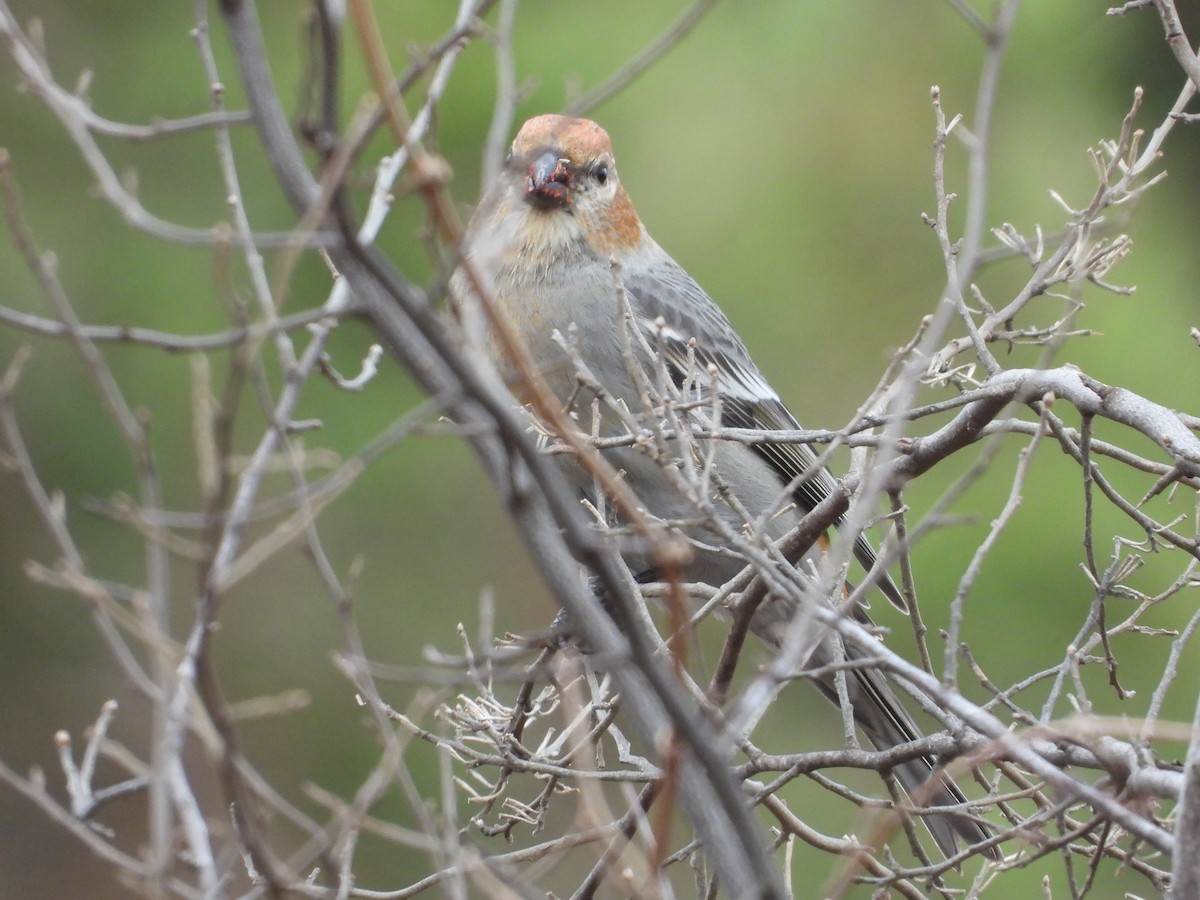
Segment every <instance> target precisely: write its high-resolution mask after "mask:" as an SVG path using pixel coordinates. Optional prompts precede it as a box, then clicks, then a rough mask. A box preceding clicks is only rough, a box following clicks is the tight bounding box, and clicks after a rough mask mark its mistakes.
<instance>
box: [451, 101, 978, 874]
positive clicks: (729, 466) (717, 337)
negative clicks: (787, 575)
mask: <svg viewBox="0 0 1200 900" xmlns="http://www.w3.org/2000/svg"><path fill="white" fill-rule="evenodd" d="M464 253H465V255H466V257H467V259H468V260H469V261H470V264H471V268H472V271H473V272H474V273H475V275H474V277H473V278H467V277H466V276H465V274H464V272H463V270H462V269H460V270H459V272H458V273H456V276H455V280H454V283H453V284H452V293H453V294H455V295H456V296H458V297H460V298H462V297H464V296H469V295H470V294H471V293H472V289H473V287H474V283H475V280H476V279H477V280H478V281H480V282H482V286H483V288H484V289H485V290H487V291H488V292H489V293H490V295H491V298H492V301H491V302H493V303H494V304H495V305H496V306H497V307H498V308H499V310H500V311H501V313H502V314H504V315H506V316H507V318H508V319H509V321H510V322H511V323H512V325H513V326H514V328H515V331H516V332H517V333H518V334H519V336H520V337H521V338H522V339H523V340H524V343H525V345H526V346H527V347H528V349H529V351H530V354H531V356H532V358H533V360H534V362H535V363H536V364H537V366H538V367H539V369H540V374H541V375H542V376H543V378H544V379H545V380H546V382H547V384H548V385H549V387H550V388H551V389H552V390H553V392H554V393H555V394H556V395H557V397H558V399H559V400H560V401H561V402H562V403H564V404H568V403H569V404H570V405H571V408H572V410H573V412H574V413H575V414H576V415H577V417H578V419H579V420H580V423H581V427H583V428H585V429H587V428H588V427H590V423H591V415H592V414H591V404H592V397H593V392H592V391H589V390H587V389H585V388H582V387H581V385H582V384H583V383H584V381H586V379H585V380H584V381H581V379H580V377H579V374H580V371H581V369H582V370H583V371H585V372H586V373H587V374H588V375H589V376H590V378H592V379H594V381H593V382H592V383H593V384H595V383H598V385H599V386H600V387H602V389H603V391H602V393H604V394H606V395H607V396H606V397H605V398H604V399H605V402H606V404H607V411H608V413H609V414H608V415H606V416H605V418H604V420H603V424H602V426H601V428H600V433H601V434H602V435H604V434H608V435H612V434H620V433H624V432H625V431H627V430H628V429H627V425H628V418H626V424H624V425H623V424H622V422H621V421H620V419H621V418H622V415H621V413H622V406H621V405H622V404H623V407H624V409H627V410H629V411H630V414H631V415H633V414H636V413H637V412H638V411H640V410H642V409H643V407H644V397H645V396H646V386H647V385H651V386H652V385H655V384H657V383H659V382H658V381H657V378H658V376H659V375H660V374H661V372H662V367H663V363H664V361H665V366H666V369H667V371H668V373H669V375H670V376H671V378H672V379H673V380H674V381H675V382H676V388H677V389H683V390H689V389H690V390H692V391H693V392H694V391H697V390H703V391H704V393H705V395H706V396H707V395H708V394H710V393H712V392H711V391H709V390H708V389H709V387H710V384H711V383H712V379H713V378H714V373H715V385H716V394H717V396H718V397H719V403H720V409H721V413H720V415H721V423H722V424H723V425H725V426H731V427H738V428H752V429H762V430H792V429H799V427H800V426H799V425H798V424H797V422H796V419H795V418H794V417H793V416H792V414H791V413H790V412H788V410H787V408H786V407H785V406H784V405H783V403H782V402H781V401H780V399H779V397H778V396H777V395H776V393H775V391H774V390H772V389H771V387H770V385H769V384H767V381H766V379H765V378H763V376H762V374H760V373H759V371H758V369H757V367H755V365H754V363H753V362H752V361H751V358H750V354H749V352H748V351H747V350H746V347H745V345H744V344H743V343H742V340H741V338H739V337H738V335H737V332H735V331H734V329H733V326H732V325H730V323H729V320H728V319H726V317H725V315H724V314H723V313H722V312H721V310H720V309H719V308H718V307H717V305H716V304H715V303H714V302H713V301H712V300H711V299H710V298H709V296H708V295H707V294H706V293H705V292H704V290H703V289H702V288H701V287H700V286H699V285H698V284H697V283H696V282H695V281H694V280H693V279H692V278H691V276H689V275H688V273H687V272H686V271H684V269H683V268H682V267H681V266H680V265H679V264H678V263H677V262H675V260H673V259H672V258H671V257H670V256H668V255H667V253H666V252H665V251H664V250H663V249H662V248H661V247H659V246H658V244H656V243H655V242H654V240H653V239H652V238H651V237H650V235H649V234H647V232H646V229H645V227H644V226H643V225H642V222H641V220H640V219H639V218H638V215H637V213H636V212H635V211H634V208H633V204H632V203H631V202H630V200H629V195H628V194H627V193H626V191H625V188H624V187H623V186H622V185H621V181H620V178H619V177H618V176H617V167H616V163H615V162H614V159H613V153H612V145H611V142H610V141H609V137H608V134H607V133H605V131H604V130H603V129H602V128H601V127H600V126H599V125H597V124H595V123H594V122H591V121H588V120H586V119H574V118H568V117H564V116H557V115H543V116H538V117H536V118H533V119H530V120H529V121H528V122H526V123H525V124H524V126H523V127H522V128H521V130H520V132H519V133H518V134H517V137H516V140H515V141H514V142H513V145H512V150H511V152H510V154H509V156H508V159H507V161H506V163H505V166H504V170H503V172H502V174H501V175H500V178H499V180H498V183H497V184H496V185H495V186H494V188H493V189H492V190H491V191H490V192H489V194H488V195H487V196H486V197H485V198H484V200H483V202H482V203H481V205H480V207H479V209H478V210H477V211H476V214H475V216H474V217H473V219H472V221H471V224H470V227H469V228H468V232H467V238H466V241H465V245H464ZM624 304H627V305H628V310H629V313H630V314H631V316H632V319H633V327H636V328H640V329H642V332H643V336H644V338H645V342H641V341H639V340H638V339H637V336H636V335H634V336H633V337H632V338H631V337H629V336H628V330H629V328H630V326H629V325H627V324H626V321H627V320H626V319H625V318H624V314H623V309H624V308H625V307H624ZM465 306H467V307H469V306H470V304H465ZM468 318H469V317H468ZM477 321H478V320H477ZM481 327H482V326H477V328H476V333H477V337H478V340H479V342H480V344H481V345H482V346H483V347H484V348H486V352H487V353H488V354H489V355H490V356H491V357H492V360H493V362H494V363H495V364H496V365H497V367H498V368H499V369H500V371H501V373H502V374H503V375H505V376H506V377H508V378H509V379H510V382H511V383H513V384H514V386H516V387H517V389H518V394H519V393H520V391H519V385H520V378H519V372H518V371H517V370H516V367H515V365H514V363H513V361H512V360H510V359H509V358H508V355H507V354H506V353H504V352H503V351H502V350H501V349H500V347H501V344H500V342H498V341H497V339H495V337H494V336H489V335H488V334H487V333H486V332H483V331H480V328H481ZM468 331H470V327H469V326H468ZM648 348H654V350H653V352H647V350H648ZM631 349H632V353H631ZM655 357H657V359H656V358H655ZM631 358H637V360H638V362H636V363H634V364H632V365H631V363H630V359H631ZM580 364H582V367H581V365H580ZM635 366H641V368H642V370H643V371H642V372H640V373H639V372H636V371H634V367H635ZM709 411H710V412H711V407H710V409H709ZM605 452H606V455H607V456H608V457H609V459H610V461H611V462H612V463H613V465H614V466H615V467H616V468H617V469H618V470H619V471H620V472H621V473H622V475H623V477H624V479H625V481H626V483H627V484H628V485H629V486H630V487H631V488H632V490H633V492H634V493H635V494H636V495H637V497H638V499H639V500H640V502H641V503H642V504H644V506H645V508H646V510H647V511H648V512H649V513H651V514H652V515H654V516H657V517H658V518H659V519H661V520H663V521H666V522H669V523H673V524H674V526H675V527H676V528H678V529H679V530H680V531H681V532H683V533H684V534H686V535H687V536H688V538H689V539H690V540H691V541H692V544H693V547H694V548H695V554H694V558H693V561H692V562H691V564H690V565H689V567H688V571H687V577H688V580H690V581H697V582H704V583H707V584H709V585H713V586H720V585H722V584H724V583H725V582H727V581H729V580H730V579H731V578H734V577H735V576H737V575H738V573H739V572H740V571H741V570H742V569H743V568H744V567H745V565H746V560H745V559H744V558H743V557H742V556H740V555H738V554H737V553H735V552H731V550H730V549H729V548H728V547H726V546H722V542H721V539H720V536H719V534H718V533H717V530H714V529H713V528H711V527H707V526H706V522H708V523H711V519H712V517H714V516H716V517H720V518H721V519H723V520H724V522H725V524H726V525H727V526H728V527H729V528H731V529H733V530H734V532H737V533H743V529H744V528H745V526H746V525H747V523H748V522H755V521H756V520H759V519H760V517H762V521H760V522H759V524H760V526H761V533H760V534H759V536H758V538H759V540H763V541H766V540H775V539H777V538H779V537H780V536H782V535H783V534H784V533H785V532H787V530H788V529H789V528H791V527H792V526H793V525H794V524H795V523H796V522H797V521H798V520H799V518H800V517H801V516H802V515H803V514H804V513H805V512H807V511H808V510H810V509H812V507H813V506H814V505H816V504H817V503H818V502H819V501H820V500H822V499H823V498H824V497H826V496H827V495H828V494H829V492H830V491H831V490H834V489H835V488H836V483H835V482H834V480H833V476H832V475H830V474H829V472H828V471H827V470H825V469H824V468H822V467H820V466H819V465H817V457H816V454H815V453H814V452H813V451H812V450H811V449H810V448H809V447H808V446H807V445H804V444H796V443H786V444H784V443H781V444H771V443H757V444H753V445H746V444H742V443H735V442H732V441H717V442H715V446H713V447H711V451H710V452H711V454H712V459H713V463H714V464H713V467H712V468H713V469H714V470H715V472H716V473H717V475H718V476H719V478H718V479H717V481H718V482H719V483H720V484H722V485H723V486H724V487H725V490H720V491H718V490H715V489H714V490H713V492H712V493H713V496H712V497H709V498H706V499H708V500H709V501H710V502H709V503H708V504H707V506H706V508H705V509H704V510H701V509H699V508H698V504H697V503H696V502H695V498H694V497H692V498H689V497H688V496H687V491H686V490H680V488H679V486H678V480H677V479H672V478H670V477H668V473H666V472H665V471H664V462H662V461H661V460H657V461H656V460H655V459H653V458H652V456H651V454H647V453H645V452H642V451H641V450H639V449H637V448H633V447H628V446H626V447H623V448H615V449H610V450H607V451H605ZM683 455H685V454H684V453H683V452H681V453H678V454H676V456H677V457H679V456H683ZM558 458H559V459H564V460H566V462H565V465H566V468H567V473H568V475H569V476H570V477H571V478H572V479H573V480H574V482H575V484H576V485H577V487H578V488H579V490H580V492H581V494H583V495H585V496H588V497H589V498H590V499H592V501H593V503H595V502H596V500H597V499H598V498H595V497H594V496H593V494H594V482H593V479H592V478H591V476H590V475H588V474H587V473H586V472H585V471H584V470H583V469H582V468H581V467H579V466H576V465H574V464H572V462H571V460H570V458H569V457H567V456H559V457H558ZM668 465H669V463H668ZM676 465H679V462H678V461H677V462H676ZM789 488H790V490H791V496H790V497H787V496H785V494H786V492H787V491H788V490H789ZM785 501H789V502H785ZM738 507H740V509H739V508H738ZM764 513H766V515H765V516H764V515H763V514H764ZM728 533H729V532H728V531H726V534H728ZM854 551H855V555H856V556H857V558H858V560H859V561H860V562H861V563H862V564H863V566H864V567H866V568H867V569H868V570H869V569H871V568H872V566H873V565H874V563H875V553H874V551H873V550H872V548H871V546H870V544H869V543H868V542H867V540H866V539H865V538H863V537H861V536H860V537H859V538H858V539H857V541H856V542H855V545H854ZM622 555H623V556H624V558H625V560H626V562H627V563H628V564H629V566H630V568H631V569H632V571H633V572H634V574H635V575H638V576H641V579H642V580H647V579H653V574H654V573H653V568H652V564H651V561H650V560H649V558H648V557H647V556H646V555H645V549H644V548H643V547H641V546H640V545H639V542H638V541H636V540H631V539H629V538H628V537H626V538H625V539H624V540H623V546H622ZM876 583H877V585H878V587H879V588H880V589H881V590H882V591H883V593H884V594H885V595H886V596H887V597H888V598H889V599H891V600H892V601H893V602H894V603H896V604H897V605H899V606H901V607H903V606H904V601H903V598H902V596H901V594H900V592H899V591H898V590H897V589H896V587H895V585H894V584H893V582H892V581H891V580H890V579H889V578H888V577H887V575H886V574H882V575H880V576H878V577H877V582H876ZM792 613H793V610H792V609H791V608H789V606H788V605H787V603H786V602H783V601H778V600H774V601H768V602H767V603H765V604H763V606H762V607H761V608H760V609H759V611H758V613H757V614H756V615H755V618H754V620H753V622H752V629H753V631H754V633H755V634H756V635H757V636H758V637H760V638H761V639H763V640H764V641H765V642H766V643H767V644H768V645H770V646H773V647H778V646H779V642H780V638H781V635H782V632H783V630H784V628H785V626H786V625H787V623H788V622H789V621H790V619H791V617H792ZM857 615H859V616H860V618H861V619H862V620H863V621H866V617H865V614H862V612H861V610H860V611H859V612H858V613H857ZM834 641H835V638H833V637H831V636H828V635H827V636H825V637H824V638H823V639H822V640H821V641H820V642H819V643H818V644H817V646H816V649H815V650H814V651H813V653H812V655H811V657H810V665H811V666H812V667H813V668H818V667H822V666H828V665H829V664H831V663H833V662H835V661H836V660H839V659H840V658H841V652H839V649H838V647H837V645H836V644H835V643H834ZM844 652H845V655H846V656H847V657H849V659H850V660H854V659H856V658H860V657H861V655H862V654H860V653H858V652H857V651H856V650H855V649H854V648H852V647H849V646H847V647H845V650H844ZM816 683H817V686H818V687H819V688H820V689H821V690H822V692H823V693H825V695H826V696H827V697H829V698H830V699H832V700H833V701H834V702H835V703H836V702H838V701H837V693H836V686H835V679H834V676H832V675H829V676H826V677H825V678H822V679H820V680H818V681H817V682H816ZM845 686H846V687H845V689H846V692H847V694H848V696H849V699H850V701H851V704H852V706H853V712H854V718H855V720H856V721H857V723H858V725H859V727H861V728H862V730H863V731H864V732H865V733H866V735H867V737H868V738H869V739H870V741H871V742H872V744H874V745H875V747H876V748H878V749H888V748H891V747H894V746H896V745H898V744H903V743H907V742H909V741H912V740H915V739H917V738H918V737H919V735H920V732H919V730H918V729H917V726H916V725H915V724H914V723H913V721H912V719H911V717H910V716H909V714H908V713H907V712H906V711H905V709H904V708H903V707H902V706H901V705H900V704H899V702H898V701H897V699H896V697H895V694H894V693H893V691H892V689H891V687H890V686H889V684H888V682H887V680H886V679H885V678H884V676H883V674H882V673H881V672H879V671H878V670H877V669H874V668H870V667H861V668H849V669H848V670H847V674H846V677H845ZM934 766H935V763H934V761H933V760H932V759H929V758H920V759H916V760H913V761H911V762H907V763H903V764H901V765H899V766H897V767H896V769H895V772H896V774H897V776H898V777H899V779H900V781H901V783H902V784H903V786H904V788H905V789H906V790H907V791H909V792H910V793H911V792H913V791H914V790H916V789H917V787H918V786H919V785H921V784H922V783H924V782H925V781H926V780H927V779H928V778H929V776H930V774H931V772H932V771H933V770H934ZM926 796H928V795H926ZM932 802H933V804H934V805H939V806H948V805H955V804H960V803H964V802H965V798H964V797H963V795H962V793H961V792H960V791H959V790H958V788H957V787H956V786H955V785H954V784H953V783H950V782H946V783H945V784H944V786H943V787H941V788H939V789H938V790H937V791H936V792H935V793H934V795H933V800H932ZM926 822H927V824H928V826H929V829H930V831H931V833H932V834H933V837H934V839H935V841H936V843H937V844H938V847H939V848H940V849H941V850H942V852H943V853H945V854H946V855H947V856H949V855H952V854H953V853H954V852H955V848H956V842H955V836H956V835H957V836H960V837H963V838H965V839H966V840H967V841H968V842H972V843H974V842H978V841H980V840H983V839H984V838H986V837H987V832H986V830H985V829H984V828H983V827H981V826H979V825H978V824H976V823H975V822H973V821H972V820H971V819H969V818H966V817H965V816H960V815H952V814H949V813H946V814H943V815H938V816H932V817H927V818H926Z"/></svg>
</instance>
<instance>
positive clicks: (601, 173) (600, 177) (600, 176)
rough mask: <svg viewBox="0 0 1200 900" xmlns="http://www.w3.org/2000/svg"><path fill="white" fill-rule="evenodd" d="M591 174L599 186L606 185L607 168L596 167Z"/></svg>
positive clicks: (602, 166)
mask: <svg viewBox="0 0 1200 900" xmlns="http://www.w3.org/2000/svg"><path fill="white" fill-rule="evenodd" d="M592 174H593V175H595V176H596V181H597V182H598V183H599V184H607V183H608V166H604V165H600V166H596V169H595V171H594V172H593V173H592Z"/></svg>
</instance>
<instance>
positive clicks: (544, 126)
mask: <svg viewBox="0 0 1200 900" xmlns="http://www.w3.org/2000/svg"><path fill="white" fill-rule="evenodd" d="M503 177H504V179H505V181H506V182H507V184H506V187H507V189H508V191H510V193H509V198H508V199H509V200H510V201H512V200H515V199H516V197H514V196H513V195H514V194H517V195H519V197H520V200H521V201H522V202H523V203H524V204H526V205H527V206H528V207H529V213H530V218H529V224H530V227H532V228H538V229H546V230H548V231H549V232H550V233H560V232H561V231H562V230H563V229H567V230H571V231H574V230H577V231H578V233H579V234H580V235H581V236H582V237H583V238H584V239H585V240H586V241H587V243H588V245H589V246H590V247H591V248H592V250H593V252H595V253H597V254H599V255H601V256H614V255H619V254H620V253H621V252H622V251H624V250H627V249H629V248H631V247H634V246H636V245H637V244H638V242H639V241H640V240H641V239H642V227H641V222H640V221H639V220H638V216H637V213H636V212H635V211H634V209H633V204H632V203H631V202H630V200H629V195H628V194H627V193H626V192H625V188H624V187H623V186H622V185H621V182H620V179H619V178H618V177H617V166H616V163H615V161H614V160H613V152H612V142H611V141H610V140H609V137H608V133H607V132H605V130H604V129H603V128H601V127H600V126H599V125H597V124H596V123H595V122H592V121H589V120H588V119H575V118H571V117H569V116H559V115H542V116H536V117H534V118H532V119H530V120H529V121H527V122H526V123H525V124H524V125H522V126H521V130H520V131H519V132H517V137H516V139H515V140H514V141H513V145H512V150H511V152H510V153H509V155H508V160H507V161H506V163H505V174H504V176H503ZM548 236H549V235H548Z"/></svg>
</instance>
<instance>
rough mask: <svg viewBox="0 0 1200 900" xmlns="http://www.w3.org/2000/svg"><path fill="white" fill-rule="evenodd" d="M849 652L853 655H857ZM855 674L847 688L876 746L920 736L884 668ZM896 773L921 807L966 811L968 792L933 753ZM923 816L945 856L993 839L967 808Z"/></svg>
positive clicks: (826, 687) (993, 853) (993, 854)
mask: <svg viewBox="0 0 1200 900" xmlns="http://www.w3.org/2000/svg"><path fill="white" fill-rule="evenodd" d="M847 649H848V650H849V648H847ZM848 655H850V656H853V654H852V653H848ZM852 672H853V674H852V675H851V676H850V677H848V678H847V688H848V690H849V693H850V699H851V702H852V704H853V707H854V718H855V721H856V722H857V723H858V725H859V727H860V728H861V729H862V730H863V732H864V733H865V734H866V736H867V738H868V739H869V740H870V741H871V743H872V744H873V745H874V747H875V749H876V750H888V749H891V748H892V747H896V746H899V745H900V744H906V743H908V742H910V741H915V740H917V739H918V738H919V737H920V736H921V732H920V731H919V729H918V728H917V726H916V724H915V723H914V722H913V720H912V718H911V717H910V716H909V714H908V712H907V711H906V710H905V709H904V707H903V706H901V705H900V701H899V700H898V699H897V697H896V695H895V692H894V691H893V690H892V688H891V686H890V685H889V684H888V682H887V680H886V679H885V677H884V675H883V673H882V672H880V671H879V670H878V669H868V668H860V669H854V670H852ZM820 687H821V690H822V692H823V693H825V694H826V695H827V696H829V697H830V699H832V700H833V701H834V702H835V703H836V702H837V695H836V691H834V690H833V686H832V685H830V684H824V683H820ZM893 771H894V773H895V775H896V778H897V780H898V781H899V782H900V784H901V786H902V787H903V788H904V791H905V793H907V794H908V795H910V796H913V797H916V798H918V799H919V800H920V802H921V805H922V806H954V807H960V808H963V809H965V804H966V802H967V798H966V796H965V795H964V794H963V792H962V791H961V790H959V788H958V785H956V784H955V783H954V782H953V781H952V780H951V779H950V778H949V777H948V776H947V775H945V774H944V773H943V772H941V771H940V767H939V766H938V764H937V761H936V760H934V759H933V758H932V757H929V756H923V757H919V758H917V759H913V760H909V761H908V762H905V763H901V764H900V765H898V766H896V768H895V769H894V770H893ZM935 773H937V774H936V776H935ZM931 777H937V778H938V780H939V784H938V785H937V786H933V785H931V784H929V781H930V778H931ZM922 819H923V820H924V822H925V826H926V827H927V828H928V829H929V833H930V834H931V835H932V836H933V840H934V843H936V844H937V846H938V849H939V850H940V851H941V852H942V854H943V855H944V856H945V857H946V858H949V857H951V856H953V855H954V854H955V853H957V852H958V842H959V841H960V840H962V841H965V842H966V843H967V844H968V845H975V844H979V843H981V842H983V841H986V840H987V839H988V838H990V837H991V832H990V831H989V829H988V828H987V826H985V825H983V824H981V823H980V822H978V821H977V820H976V819H974V818H972V817H971V816H969V815H968V814H966V813H965V812H947V813H945V814H938V815H927V816H923V817H922ZM983 852H984V853H986V854H987V856H988V857H989V858H991V859H997V858H999V853H998V851H997V850H996V848H995V847H987V848H984V851H983Z"/></svg>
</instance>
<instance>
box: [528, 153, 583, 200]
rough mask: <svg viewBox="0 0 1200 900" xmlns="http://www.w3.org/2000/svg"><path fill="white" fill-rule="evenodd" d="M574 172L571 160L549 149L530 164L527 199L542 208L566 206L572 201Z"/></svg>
mask: <svg viewBox="0 0 1200 900" xmlns="http://www.w3.org/2000/svg"><path fill="white" fill-rule="evenodd" d="M572 174H574V173H573V169H572V168H571V162H570V160H568V159H566V158H564V157H563V156H561V155H560V154H558V153H555V152H554V151H553V150H547V151H546V152H545V153H543V154H541V155H540V156H538V157H537V159H535V160H534V161H533V162H531V163H530V164H529V180H528V181H527V182H526V185H525V199H526V200H527V201H528V202H529V203H532V204H534V205H535V206H539V207H541V208H542V209H550V208H554V207H562V206H566V205H567V204H568V203H570V186H571V176H572Z"/></svg>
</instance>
